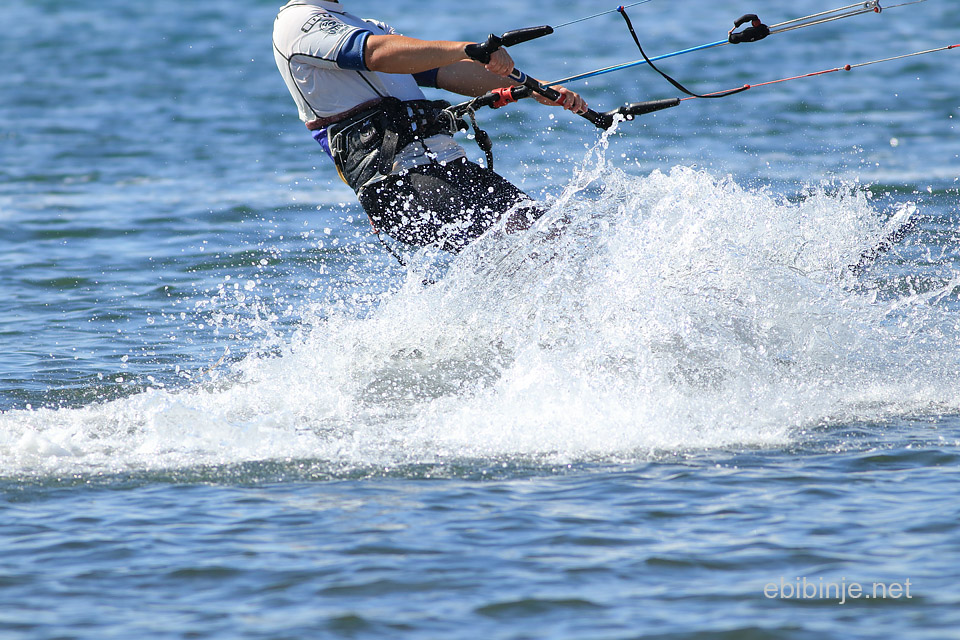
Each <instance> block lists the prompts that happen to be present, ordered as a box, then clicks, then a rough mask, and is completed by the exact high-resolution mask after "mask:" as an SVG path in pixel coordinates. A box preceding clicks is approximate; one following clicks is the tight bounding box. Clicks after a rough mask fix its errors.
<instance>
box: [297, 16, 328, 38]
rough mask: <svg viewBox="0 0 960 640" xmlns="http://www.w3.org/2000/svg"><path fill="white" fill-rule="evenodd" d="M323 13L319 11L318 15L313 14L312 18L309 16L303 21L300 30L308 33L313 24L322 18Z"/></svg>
mask: <svg viewBox="0 0 960 640" xmlns="http://www.w3.org/2000/svg"><path fill="white" fill-rule="evenodd" d="M324 15H325V14H322V13H321V14H320V15H318V16H313V17H312V18H310V19H309V20H307V21H306V22H304V23H303V26H302V27H300V31H303V32H304V33H308V32H309V31H310V29H313V27H314V25H316V24H317V23H318V22H320V19H321V18H323V17H324Z"/></svg>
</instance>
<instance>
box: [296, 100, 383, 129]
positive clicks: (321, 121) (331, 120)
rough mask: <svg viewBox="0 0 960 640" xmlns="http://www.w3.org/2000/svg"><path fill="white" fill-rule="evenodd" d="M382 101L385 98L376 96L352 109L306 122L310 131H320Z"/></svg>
mask: <svg viewBox="0 0 960 640" xmlns="http://www.w3.org/2000/svg"><path fill="white" fill-rule="evenodd" d="M382 102H383V98H374V99H373V100H367V101H366V102H362V103H360V104H358V105H357V106H355V107H351V108H350V109H347V110H346V111H344V112H343V113H338V114H336V115H332V116H327V117H325V118H314V119H313V120H309V121H307V122H305V123H304V124H305V125H306V126H307V129H309V130H310V131H318V130H319V129H323V128H325V127H329V126H330V125H332V124H337V123H338V122H342V121H344V120H346V119H347V118H351V117H353V116H355V115H357V114H358V113H362V112H363V111H367V110H369V109H372V108H374V107H376V106H377V105H379V104H380V103H382Z"/></svg>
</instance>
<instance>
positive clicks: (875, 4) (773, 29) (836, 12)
mask: <svg viewBox="0 0 960 640" xmlns="http://www.w3.org/2000/svg"><path fill="white" fill-rule="evenodd" d="M926 1H927V0H911V1H910V2H902V3H900V4H895V5H891V6H889V7H887V8H886V9H884V8H883V7H881V6H880V1H879V0H868V1H866V2H859V3H857V4H852V5H847V6H844V7H839V8H837V9H832V10H830V11H821V12H819V13H814V14H811V15H808V16H803V17H800V18H794V19H792V20H787V21H785V22H779V23H777V24H774V25H772V26H770V27H767V29H769V32H768V34H767V35H775V34H778V33H785V32H787V31H793V30H796V29H803V28H806V27H812V26H816V25H821V24H826V23H828V22H833V21H835V20H842V19H846V18H852V17H855V16H859V15H864V14H868V13H872V14H880V13H882V12H884V11H889V10H890V9H896V8H899V7H906V6H909V5H913V4H920V3H921V2H926ZM631 6H634V5H624V6H621V7H617V8H616V9H612V10H611V11H607V12H604V13H601V14H597V15H598V16H599V15H605V14H607V13H614V12H616V13H620V14H621V15H625V13H624V11H623V9H627V8H629V7H631ZM591 17H595V16H588V17H587V18H584V19H582V20H585V19H590V18H591ZM747 19H749V20H747ZM582 20H576V21H574V22H580V21H582ZM746 21H749V22H751V27H749V28H747V29H745V30H744V31H742V32H736V31H735V29H738V28H739V27H741V26H742V25H743V24H744V23H745V22H746ZM567 24H573V22H571V23H567ZM762 25H763V23H762V22H761V21H760V19H759V18H758V17H757V16H756V15H755V14H747V15H746V16H743V17H742V18H740V19H739V20H737V21H735V22H734V29H731V30H730V32H729V33H728V34H727V38H726V39H724V40H717V41H716V42H709V43H707V44H702V45H698V46H696V47H689V48H687V49H680V50H679V51H674V52H672V53H665V54H661V55H657V56H652V57H650V58H649V61H652V62H659V61H660V60H666V59H667V58H674V57H677V56H682V55H686V54H688V53H693V52H695V51H704V50H707V49H713V48H716V47H722V46H725V45H728V44H739V43H744V42H756V41H757V40H762V39H763V38H765V37H767V35H764V36H762V37H756V38H755V39H751V38H752V37H755V36H758V35H759V34H760V33H761V32H762V29H761V31H760V32H756V31H753V32H752V31H751V29H758V28H760V27H761V26H762ZM562 26H565V25H562ZM644 64H649V62H648V60H647V59H645V58H641V59H640V60H633V61H630V62H622V63H619V64H615V65H611V66H609V67H603V68H600V69H594V70H593V71H587V72H584V73H578V74H576V75H572V76H568V77H566V78H560V79H559V80H553V81H551V82H548V83H547V85H549V86H554V85H558V84H567V83H570V82H576V81H577V80H586V79H587V78H593V77H596V76H601V75H604V74H607V73H613V72H615V71H622V70H624V69H630V68H632V67H636V66H639V65H644Z"/></svg>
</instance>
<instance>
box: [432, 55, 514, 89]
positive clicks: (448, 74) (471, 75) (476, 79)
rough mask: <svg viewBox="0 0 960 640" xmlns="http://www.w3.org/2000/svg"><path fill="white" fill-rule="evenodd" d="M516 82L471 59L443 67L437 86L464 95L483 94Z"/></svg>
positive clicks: (438, 73) (438, 74) (439, 72)
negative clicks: (488, 69) (490, 70)
mask: <svg viewBox="0 0 960 640" xmlns="http://www.w3.org/2000/svg"><path fill="white" fill-rule="evenodd" d="M514 84H516V83H515V82H513V81H511V80H510V79H509V78H504V77H503V76H498V75H497V74H495V73H491V72H489V71H487V70H486V69H484V68H483V65H481V64H478V63H476V62H473V61H470V60H467V61H463V62H455V63H453V64H450V65H447V66H445V67H441V68H440V70H439V71H438V72H437V87H439V88H440V89H444V90H446V91H452V92H453V93H459V94H460V95H463V96H482V95H483V94H485V93H486V92H487V91H491V90H493V89H499V88H500V87H510V86H513V85H514Z"/></svg>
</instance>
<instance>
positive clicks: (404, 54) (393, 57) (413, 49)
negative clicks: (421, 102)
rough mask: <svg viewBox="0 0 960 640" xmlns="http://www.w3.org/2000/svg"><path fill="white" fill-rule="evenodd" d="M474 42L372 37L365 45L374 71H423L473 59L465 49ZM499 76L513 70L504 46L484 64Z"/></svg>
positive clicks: (368, 63) (366, 58)
mask: <svg viewBox="0 0 960 640" xmlns="http://www.w3.org/2000/svg"><path fill="white" fill-rule="evenodd" d="M468 44H472V43H470V42H454V41H450V40H418V39H416V38H408V37H406V36H396V35H394V36H370V37H368V38H367V41H366V43H365V44H364V48H363V57H364V60H365V62H366V63H367V68H368V69H370V71H380V72H382V73H411V74H412V73H420V72H421V71H429V70H430V69H436V68H437V67H446V66H447V65H451V64H454V63H457V62H464V61H469V60H470V58H468V57H467V54H466V52H465V51H464V48H465V47H466V46H467V45H468ZM484 66H485V67H486V69H487V70H489V71H490V72H491V73H494V74H496V75H499V76H505V75H507V74H508V73H510V72H511V71H513V59H512V58H510V54H508V53H507V52H506V51H505V50H504V49H499V50H497V51H495V52H494V53H493V55H491V56H490V62H488V63H487V64H486V65H484Z"/></svg>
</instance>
